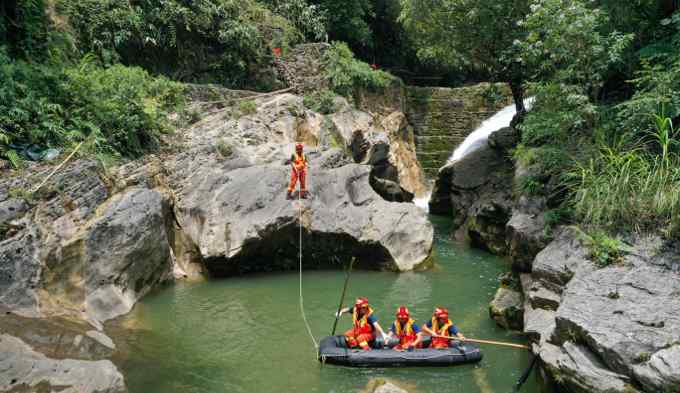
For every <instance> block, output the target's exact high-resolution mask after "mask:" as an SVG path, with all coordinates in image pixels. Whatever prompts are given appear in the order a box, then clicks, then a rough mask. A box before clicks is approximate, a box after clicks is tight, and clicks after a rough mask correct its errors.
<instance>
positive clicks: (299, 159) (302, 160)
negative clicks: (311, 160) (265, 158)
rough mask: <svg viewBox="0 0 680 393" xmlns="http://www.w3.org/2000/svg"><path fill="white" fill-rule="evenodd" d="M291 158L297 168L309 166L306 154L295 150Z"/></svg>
mask: <svg viewBox="0 0 680 393" xmlns="http://www.w3.org/2000/svg"><path fill="white" fill-rule="evenodd" d="M290 160H291V161H292V162H293V165H294V166H295V168H302V169H305V167H306V166H307V157H305V155H304V154H298V153H297V152H295V153H293V155H292V156H291V157H290Z"/></svg>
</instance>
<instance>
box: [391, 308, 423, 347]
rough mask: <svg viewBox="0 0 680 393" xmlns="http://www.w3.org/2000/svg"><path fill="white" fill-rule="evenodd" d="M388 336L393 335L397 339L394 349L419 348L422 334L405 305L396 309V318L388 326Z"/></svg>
mask: <svg viewBox="0 0 680 393" xmlns="http://www.w3.org/2000/svg"><path fill="white" fill-rule="evenodd" d="M387 335H388V336H389V337H390V338H392V337H394V338H396V339H398V340H399V344H397V345H396V346H395V347H394V349H396V350H398V351H399V350H404V349H406V350H409V351H411V350H413V349H415V348H421V346H422V345H421V341H422V334H421V332H420V328H419V327H418V325H417V324H416V323H415V322H414V321H413V319H411V315H410V313H409V311H408V308H406V306H400V307H399V308H398V309H397V319H396V320H395V321H394V323H393V324H392V327H390V332H389V333H388V334H387Z"/></svg>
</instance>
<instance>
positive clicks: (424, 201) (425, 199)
mask: <svg viewBox="0 0 680 393" xmlns="http://www.w3.org/2000/svg"><path fill="white" fill-rule="evenodd" d="M430 196H432V191H428V192H427V194H425V195H423V196H422V197H420V198H413V203H414V204H415V205H416V206H418V207H419V208H421V209H423V210H425V211H426V212H429V211H430Z"/></svg>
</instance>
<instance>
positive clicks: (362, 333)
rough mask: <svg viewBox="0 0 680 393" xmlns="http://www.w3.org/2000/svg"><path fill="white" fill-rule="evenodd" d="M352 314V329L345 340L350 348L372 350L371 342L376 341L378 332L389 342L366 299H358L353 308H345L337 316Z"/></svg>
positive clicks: (347, 332) (346, 334) (346, 333)
mask: <svg viewBox="0 0 680 393" xmlns="http://www.w3.org/2000/svg"><path fill="white" fill-rule="evenodd" d="M350 311H351V312H352V328H351V329H349V330H348V331H346V332H345V339H346V340H347V346H348V347H349V348H357V347H359V348H361V349H363V350H367V351H368V350H370V349H371V346H370V344H371V342H373V341H375V338H376V334H375V333H376V331H377V332H378V333H380V335H381V336H382V338H383V341H385V342H387V339H388V336H387V335H386V334H385V332H384V331H383V330H382V327H380V324H379V323H378V319H377V318H376V317H375V316H374V315H373V309H372V308H371V307H370V306H369V304H368V299H366V298H365V297H360V298H357V300H356V302H355V303H354V307H352V308H343V309H342V310H340V311H338V314H337V316H338V317H339V316H341V315H342V314H344V313H347V312H350Z"/></svg>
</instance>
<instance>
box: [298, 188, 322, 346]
mask: <svg viewBox="0 0 680 393" xmlns="http://www.w3.org/2000/svg"><path fill="white" fill-rule="evenodd" d="M301 194H302V191H300V192H299V193H298V209H299V211H300V215H299V219H298V221H299V224H300V232H299V233H300V235H299V247H298V256H299V257H300V313H301V314H302V320H303V321H304V322H305V327H306V328H307V333H309V337H310V338H311V339H312V342H313V343H314V348H315V349H317V350H318V349H319V344H317V343H316V339H315V338H314V334H312V328H310V327H309V322H307V316H306V315H305V300H304V298H303V297H302V200H301Z"/></svg>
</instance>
